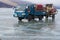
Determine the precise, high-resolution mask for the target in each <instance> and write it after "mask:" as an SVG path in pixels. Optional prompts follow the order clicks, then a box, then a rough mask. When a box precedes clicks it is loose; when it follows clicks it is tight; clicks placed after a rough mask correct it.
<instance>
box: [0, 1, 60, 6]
mask: <svg viewBox="0 0 60 40" xmlns="http://www.w3.org/2000/svg"><path fill="white" fill-rule="evenodd" d="M0 1H4V2H7V3H8V2H10V1H16V2H19V1H27V2H32V3H35V4H46V3H52V4H54V5H56V6H60V5H59V4H60V0H0ZM10 3H11V2H10ZM8 4H9V3H8ZM12 4H13V3H12Z"/></svg>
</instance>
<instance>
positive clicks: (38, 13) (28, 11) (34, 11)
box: [13, 4, 55, 21]
mask: <svg viewBox="0 0 60 40" xmlns="http://www.w3.org/2000/svg"><path fill="white" fill-rule="evenodd" d="M47 13H48V12H46V11H45V8H44V7H43V5H41V4H38V5H34V4H33V5H29V6H27V7H25V8H24V9H23V8H22V9H21V7H20V8H19V7H16V8H15V11H14V15H13V16H14V17H17V18H18V20H19V21H21V20H22V19H28V21H31V20H34V18H36V17H37V18H39V20H42V19H43V17H44V16H45V17H46V18H48V16H50V15H47ZM52 18H53V19H54V18H55V15H53V16H52Z"/></svg>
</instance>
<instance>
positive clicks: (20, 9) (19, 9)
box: [15, 6, 25, 11]
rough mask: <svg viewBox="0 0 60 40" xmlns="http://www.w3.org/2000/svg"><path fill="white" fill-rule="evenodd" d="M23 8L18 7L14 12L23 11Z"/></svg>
mask: <svg viewBox="0 0 60 40" xmlns="http://www.w3.org/2000/svg"><path fill="white" fill-rule="evenodd" d="M24 9H25V7H23V6H18V7H16V8H15V11H24Z"/></svg>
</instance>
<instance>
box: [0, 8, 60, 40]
mask: <svg viewBox="0 0 60 40" xmlns="http://www.w3.org/2000/svg"><path fill="white" fill-rule="evenodd" d="M59 16H60V10H59V9H58V14H57V15H56V18H55V21H52V20H51V18H49V19H48V21H46V20H45V19H43V20H42V21H31V22H19V21H18V20H17V18H14V17H13V9H11V8H0V39H1V40H60V18H59Z"/></svg>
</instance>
